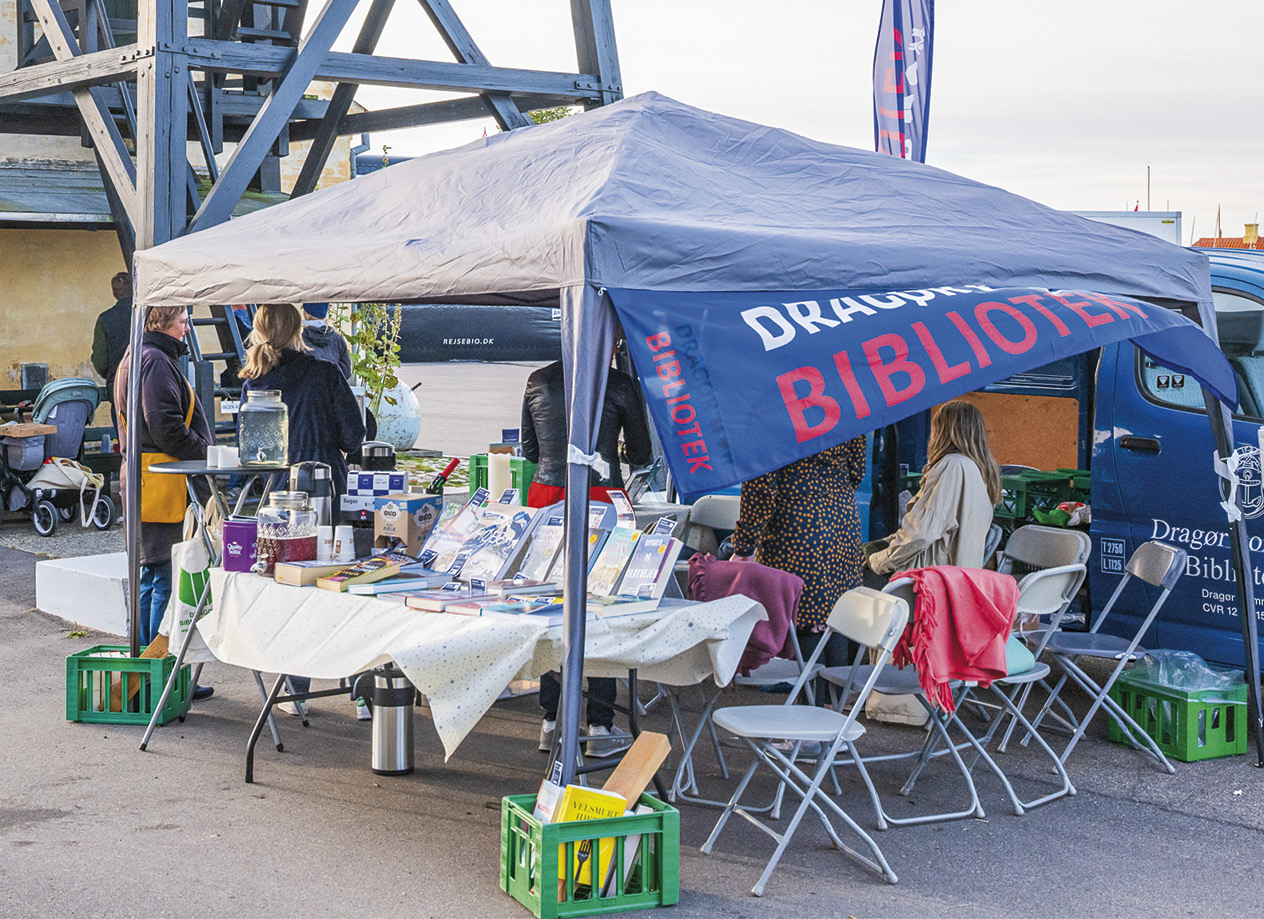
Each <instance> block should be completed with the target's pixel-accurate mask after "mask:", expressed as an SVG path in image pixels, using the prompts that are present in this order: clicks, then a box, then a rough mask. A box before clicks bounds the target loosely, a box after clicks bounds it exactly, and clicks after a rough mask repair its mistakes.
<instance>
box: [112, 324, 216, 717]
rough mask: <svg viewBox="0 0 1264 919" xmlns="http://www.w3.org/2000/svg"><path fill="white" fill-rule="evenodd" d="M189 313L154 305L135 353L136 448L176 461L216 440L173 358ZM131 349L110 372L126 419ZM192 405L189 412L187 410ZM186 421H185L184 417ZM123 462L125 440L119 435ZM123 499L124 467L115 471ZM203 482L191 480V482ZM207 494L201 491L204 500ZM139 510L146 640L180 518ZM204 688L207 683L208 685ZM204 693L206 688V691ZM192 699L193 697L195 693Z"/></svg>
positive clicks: (202, 453)
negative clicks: (168, 519)
mask: <svg viewBox="0 0 1264 919" xmlns="http://www.w3.org/2000/svg"><path fill="white" fill-rule="evenodd" d="M188 326H189V312H188V310H186V309H185V308H184V307H183V306H161V307H153V308H151V309H150V310H149V312H148V313H147V314H146V316H145V333H144V337H143V338H142V339H141V352H140V417H139V419H138V426H139V429H140V449H141V452H142V453H166V454H167V455H169V456H174V457H175V458H176V459H177V460H198V459H206V448H207V447H208V446H210V445H211V444H213V443H214V442H215V438H214V436H213V435H212V434H211V427H210V424H209V423H208V422H207V420H206V413H205V412H204V411H203V410H202V404H201V403H200V402H198V400H197V397H196V395H195V394H194V392H193V387H192V386H190V385H189V382H188V381H187V380H186V379H185V378H184V375H183V374H182V373H181V372H180V367H179V365H178V364H177V363H176V360H177V359H178V358H180V357H182V356H183V355H185V354H187V353H188V351H189V348H188V345H186V344H185V343H184V334H185V331H186V330H187V329H188ZM131 356H132V355H131V349H130V348H128V349H127V350H126V351H125V352H124V354H123V358H122V360H121V361H120V362H119V365H118V368H117V372H116V373H115V376H114V404H115V405H116V406H118V408H119V414H120V416H121V417H123V418H124V420H125V421H128V422H130V421H131V419H129V418H127V417H126V413H127V385H128V377H129V376H130V373H131V364H132V360H131ZM190 405H192V408H193V413H192V416H190V415H189V407H190ZM186 418H189V419H190V420H189V423H188V425H187V426H186V425H185V419H186ZM121 443H122V446H123V450H124V453H123V461H124V463H127V462H129V461H130V458H129V457H128V456H127V453H126V450H127V442H126V440H125V439H122V440H121ZM119 481H120V483H121V485H122V488H123V490H124V495H125V498H126V489H127V472H126V470H124V472H123V473H122V474H121V475H120V476H119ZM198 485H201V486H202V487H203V488H204V487H205V486H204V484H203V483H200V482H199V481H198V480H195V487H197V486H198ZM205 497H206V495H205V494H204V495H203V499H204V500H205ZM145 516H146V515H145V513H144V510H143V509H142V513H141V523H142V525H141V530H140V540H141V541H140V638H141V644H142V645H148V644H149V643H150V642H151V641H153V639H154V637H155V636H157V634H158V626H159V624H160V623H161V622H162V616H163V613H164V612H166V609H167V601H168V599H169V598H170V596H171V546H172V545H173V544H174V543H176V542H178V541H179V539H180V531H181V528H182V527H183V524H182V523H157V522H151V521H149V520H146V519H145ZM207 689H209V687H207ZM205 694H206V695H209V692H207V693H205ZM195 698H198V697H197V696H195Z"/></svg>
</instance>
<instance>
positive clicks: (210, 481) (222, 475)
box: [140, 460, 289, 750]
mask: <svg viewBox="0 0 1264 919" xmlns="http://www.w3.org/2000/svg"><path fill="white" fill-rule="evenodd" d="M288 468H289V467H288V466H227V467H225V466H208V465H207V463H206V460H177V461H175V462H171V463H153V464H152V465H151V466H150V467H149V471H150V472H156V473H159V474H160V475H182V476H185V477H186V478H185V485H186V486H187V487H188V489H189V502H190V503H191V504H192V506H193V507H195V508H196V509H197V510H196V511H195V513H196V515H197V521H198V529H199V530H200V531H201V533H202V541H203V543H204V544H205V545H206V554H207V556H208V557H209V558H210V562H211V566H212V567H214V566H216V565H219V563H220V554H221V553H220V552H217V551H216V550H215V542H214V540H212V539H211V534H210V532H209V531H208V529H207V526H206V512H205V511H204V510H203V508H202V502H201V500H199V498H198V496H197V492H196V490H195V489H194V488H193V480H194V478H195V477H196V478H202V479H205V480H206V483H207V485H208V486H209V487H210V489H211V497H212V499H213V500H214V501H215V505H216V506H217V507H218V508H219V511H220V519H221V520H225V519H227V518H228V517H229V510H228V496H227V495H226V494H225V493H224V483H225V481H226V480H227V479H229V478H232V477H233V476H241V477H244V478H245V482H244V483H242V487H241V493H240V494H239V495H238V496H237V502H236V504H234V505H233V509H232V514H240V513H241V512H242V509H243V508H244V507H245V504H246V499H247V498H248V497H249V496H250V492H251V491H253V490H254V485H255V483H256V482H258V481H260V479H262V484H261V491H260V495H259V506H260V507H262V506H263V505H264V503H265V502H266V501H267V500H268V493H269V492H270V491H271V490H272V477H273V475H274V474H276V473H278V472H285V471H286V470H287V469H288ZM176 577H179V574H178V573H176ZM176 586H177V587H178V585H176ZM210 590H211V582H210V580H209V579H208V580H207V582H206V585H205V586H204V587H203V588H202V593H201V594H200V595H199V596H198V602H197V608H196V609H195V610H194V613H193V623H194V625H190V627H189V629H188V631H186V632H185V633H184V641H183V642H181V643H180V650H179V651H178V652H177V653H176V662H175V666H174V667H172V668H171V676H169V677H168V678H167V685H166V686H164V687H163V689H162V697H161V698H160V699H159V700H158V704H157V705H155V706H154V714H153V717H151V718H150V719H149V726H148V727H146V728H145V735H144V736H143V737H142V738H141V741H140V748H141V750H144V749H145V748H146V747H147V746H148V745H149V740H150V738H151V737H152V736H153V733H154V728H156V727H157V726H158V718H159V716H160V715H161V714H162V707H163V706H164V705H166V704H167V697H168V696H170V695H171V690H172V688H173V687H174V686H175V683H176V680H178V679H179V678H180V668H181V667H182V666H183V665H184V657H185V655H186V654H188V651H189V643H190V642H191V641H192V640H193V633H194V631H195V628H194V626H195V625H196V623H197V620H198V619H200V618H201V617H202V615H203V613H204V612H205V610H206V603H207V600H209V599H210V596H211V593H210ZM176 595H177V594H176V593H175V592H173V597H174V596H176ZM253 672H254V677H255V683H256V684H257V685H258V687H259V693H260V695H261V696H262V697H263V698H265V699H266V698H267V697H268V691H267V689H266V688H265V687H264V685H263V677H261V676H260V675H259V672H258V671H257V670H256V671H253ZM201 673H202V665H201V664H198V665H197V670H196V671H195V672H194V674H193V681H192V682H193V685H194V686H197V681H198V677H199V676H200V675H201ZM190 692H192V690H190ZM268 727H269V728H270V729H271V730H272V740H273V742H274V743H275V744H276V748H277V749H278V750H280V749H282V744H281V734H280V732H279V731H278V730H277V726H276V721H275V720H274V719H273V718H272V715H271V713H269V715H268Z"/></svg>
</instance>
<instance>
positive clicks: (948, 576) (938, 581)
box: [892, 565, 1018, 714]
mask: <svg viewBox="0 0 1264 919" xmlns="http://www.w3.org/2000/svg"><path fill="white" fill-rule="evenodd" d="M896 578H912V579H913V583H914V587H915V589H916V591H917V604H916V607H915V608H914V610H913V618H912V620H911V621H910V622H909V624H908V625H907V626H906V627H905V629H904V635H903V636H901V638H900V641H899V643H898V644H897V645H896V646H895V652H894V654H893V659H894V661H895V663H896V665H897V666H899V667H904V666H906V665H907V664H909V663H912V664H913V665H914V666H915V667H916V668H917V676H918V680H919V682H920V683H921V686H922V689H923V691H925V693H926V697H927V698H928V699H930V701H931V704H932V705H934V706H935V707H937V708H939V709H942V710H943V711H946V712H948V713H949V714H951V713H952V712H954V711H955V710H956V704H955V702H954V701H953V698H952V690H951V689H950V688H949V686H948V683H949V681H950V680H970V681H974V682H977V683H978V684H979V685H980V686H990V685H992V681H993V680H996V679H999V678H1000V677H1003V676H1005V674H1006V669H1005V642H1006V640H1007V639H1008V638H1009V633H1010V629H1011V628H1012V626H1013V623H1014V616H1015V615H1016V614H1017V612H1018V584H1017V582H1015V580H1014V579H1013V578H1011V577H1009V576H1007V575H1003V574H997V573H996V572H995V571H985V570H983V569H982V568H956V567H954V566H952V565H936V566H934V567H931V568H914V569H913V570H911V571H905V572H902V573H900V574H897V575H895V576H894V577H892V580H895V579H896Z"/></svg>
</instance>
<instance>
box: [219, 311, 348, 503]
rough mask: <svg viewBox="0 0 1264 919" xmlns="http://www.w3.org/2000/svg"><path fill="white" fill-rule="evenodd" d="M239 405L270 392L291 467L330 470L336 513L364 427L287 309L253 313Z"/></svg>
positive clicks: (336, 373) (335, 373)
mask: <svg viewBox="0 0 1264 919" xmlns="http://www.w3.org/2000/svg"><path fill="white" fill-rule="evenodd" d="M241 375H242V377H243V378H244V379H245V381H246V382H245V383H244V384H243V386H242V388H241V398H242V401H243V402H244V401H245V400H246V398H247V394H248V393H249V392H250V390H252V389H275V390H279V391H280V393H281V401H282V402H284V403H285V407H286V408H287V409H288V410H289V424H290V457H289V459H290V462H291V463H301V462H306V461H308V460H312V461H315V462H318V463H325V464H326V465H328V466H329V469H330V477H331V479H332V480H333V489H334V502H333V506H334V507H335V508H337V507H339V506H340V505H341V498H342V495H343V493H344V492H345V491H346V490H347V457H346V454H348V453H351V452H353V451H355V450H358V449H359V448H360V445H361V444H362V443H363V442H364V421H363V420H362V419H361V417H360V407H359V405H358V404H357V403H356V399H355V396H354V395H352V393H351V386H350V385H349V384H348V383H347V380H346V378H345V377H343V375H342V372H341V371H340V370H339V369H338V366H337V365H336V364H332V363H330V362H329V361H322V360H319V359H318V358H316V357H313V356H312V355H311V354H308V353H307V352H306V350H304V345H303V321H302V318H301V317H300V315H299V312H298V309H297V308H296V307H294V306H292V305H290V304H288V303H269V304H264V305H263V306H260V307H259V309H258V310H257V311H256V312H255V318H254V328H253V330H252V331H251V333H250V350H249V351H247V352H246V366H245V367H243V368H242V371H241Z"/></svg>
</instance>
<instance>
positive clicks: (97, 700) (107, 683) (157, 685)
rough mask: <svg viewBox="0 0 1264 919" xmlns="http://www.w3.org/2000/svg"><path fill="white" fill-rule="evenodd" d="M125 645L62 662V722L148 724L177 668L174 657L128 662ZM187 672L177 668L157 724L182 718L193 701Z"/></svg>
mask: <svg viewBox="0 0 1264 919" xmlns="http://www.w3.org/2000/svg"><path fill="white" fill-rule="evenodd" d="M128 651H129V649H128V647H127V646H126V645H95V646H93V647H91V648H87V649H86V650H83V651H79V652H77V653H75V654H71V655H70V656H69V657H67V658H66V720H67V721H89V722H97V723H101V724H148V723H149V719H150V718H151V717H152V716H153V712H154V710H153V706H154V705H157V704H158V700H159V698H160V697H161V696H162V689H163V687H164V686H166V685H167V679H168V678H169V677H170V676H171V670H172V668H173V667H175V663H176V658H175V655H173V654H167V655H164V656H162V657H131V656H130V655H129V653H128ZM191 682H192V680H191V678H190V674H189V666H188V664H185V665H184V666H183V667H181V668H180V674H179V676H178V677H177V678H176V682H175V685H174V686H173V687H172V689H171V694H170V695H169V696H168V697H167V702H166V704H165V705H163V707H162V714H161V715H160V716H159V718H158V723H159V724H166V723H167V722H168V721H171V720H172V719H174V718H183V717H184V716H185V713H187V712H188V710H189V702H190V700H191V692H192V686H191Z"/></svg>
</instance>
